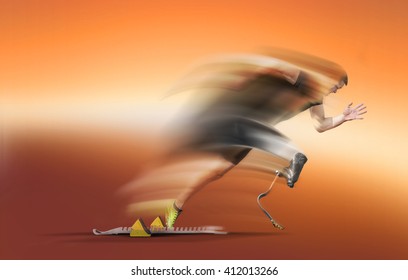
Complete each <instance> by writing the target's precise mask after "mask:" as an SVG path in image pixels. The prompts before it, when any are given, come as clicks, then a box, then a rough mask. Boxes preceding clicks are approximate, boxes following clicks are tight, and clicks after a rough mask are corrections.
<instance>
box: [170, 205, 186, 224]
mask: <svg viewBox="0 0 408 280" xmlns="http://www.w3.org/2000/svg"><path fill="white" fill-rule="evenodd" d="M182 211H183V210H181V209H180V208H178V207H177V206H176V203H173V205H172V206H170V207H168V208H167V211H166V226H167V227H168V228H172V227H174V223H175V222H176V220H177V217H178V216H179V215H180V214H181V212H182Z"/></svg>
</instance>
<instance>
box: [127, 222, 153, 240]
mask: <svg viewBox="0 0 408 280" xmlns="http://www.w3.org/2000/svg"><path fill="white" fill-rule="evenodd" d="M150 235H151V234H150V231H149V230H148V229H147V228H146V226H145V224H144V223H143V220H141V219H137V221H136V222H135V223H134V224H133V226H132V230H131V231H130V236H131V237H149V236H150Z"/></svg>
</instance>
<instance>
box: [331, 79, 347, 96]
mask: <svg viewBox="0 0 408 280" xmlns="http://www.w3.org/2000/svg"><path fill="white" fill-rule="evenodd" d="M343 86H344V81H340V82H339V83H338V84H337V85H334V86H333V87H332V88H331V89H330V92H329V94H330V93H336V92H337V90H339V89H341V88H342V87H343Z"/></svg>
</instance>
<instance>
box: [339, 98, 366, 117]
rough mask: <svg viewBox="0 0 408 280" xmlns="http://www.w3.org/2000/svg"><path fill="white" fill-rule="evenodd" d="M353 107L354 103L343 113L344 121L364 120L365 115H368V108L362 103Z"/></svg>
mask: <svg viewBox="0 0 408 280" xmlns="http://www.w3.org/2000/svg"><path fill="white" fill-rule="evenodd" d="M352 105H353V102H351V103H350V104H349V105H348V106H347V107H346V109H344V111H343V115H344V119H345V120H346V121H351V120H362V119H363V117H362V115H364V114H365V113H367V110H366V109H367V107H366V106H365V105H364V104H363V103H361V104H359V105H357V106H355V107H351V106H352Z"/></svg>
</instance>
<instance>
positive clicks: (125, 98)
mask: <svg viewBox="0 0 408 280" xmlns="http://www.w3.org/2000/svg"><path fill="white" fill-rule="evenodd" d="M407 6H408V4H406V2H405V1H401V0H399V1H397V0H391V1H379V0H378V1H368V0H367V1H366V0H364V1H351V0H342V1H323V0H314V1H270V0H269V1H266V0H251V1H246V0H243V1H230V0H225V1H187V0H167V1H164V0H155V1H130V0H129V1H101V0H99V1H77V0H74V1H51V0H44V1H34V0H32V1H30V0H27V1H3V0H1V1H0V34H1V36H0V46H1V47H0V49H1V51H0V121H1V123H0V124H1V147H0V148H1V150H0V152H1V154H0V156H1V158H0V159H1V162H0V163H1V174H0V175H1V185H0V258H2V259H52V258H56V259H101V258H102V259H115V258H117V259H138V258H144V259H156V258H160V259H163V258H178V259H407V257H408V237H407V236H408V210H407V208H406V201H407V198H408V190H407V188H406V186H407V184H408V175H407V174H408V173H407V172H408V168H407V163H406V159H407V144H406V143H407V140H408V133H407V129H406V120H407V119H408V114H407V110H406V103H407V102H408V98H407V92H406V79H407V78H406V74H407V71H406V65H407V64H408V55H407V54H408V53H407V49H408V42H407V40H408V36H407V30H408V18H407V17H406V15H405V11H406V10H407V8H408V7H407ZM268 46H273V47H281V48H289V49H294V50H298V51H301V52H305V53H310V54H313V55H317V56H320V57H323V58H327V59H329V60H332V61H335V62H337V63H339V64H341V65H342V66H343V67H344V68H345V69H346V70H347V72H348V74H349V85H348V87H346V88H343V89H342V90H341V91H339V92H338V93H337V94H335V95H332V96H330V97H328V98H327V100H326V107H327V113H328V114H329V115H333V114H338V113H340V112H341V111H342V110H343V108H344V107H345V106H346V105H347V104H348V103H349V102H354V104H358V103H360V102H364V103H365V104H366V105H367V107H368V113H367V114H366V115H365V119H364V120H363V121H354V122H349V123H346V124H344V125H342V126H341V127H339V128H337V129H334V130H332V131H328V132H326V133H323V134H319V133H317V132H316V131H314V129H313V127H312V122H311V120H310V117H309V115H308V113H307V112H304V113H302V114H300V115H299V116H297V117H295V118H294V119H291V120H289V121H287V122H285V123H281V124H279V127H278V128H279V129H280V130H281V131H282V132H283V133H284V134H286V135H287V136H289V137H290V138H291V139H293V141H294V142H295V143H297V144H298V146H300V147H301V148H302V149H303V150H304V151H305V153H306V154H307V155H308V157H309V162H308V163H307V165H306V167H305V169H304V171H303V173H302V177H301V179H300V181H299V182H298V184H297V186H296V188H294V189H288V188H286V187H285V186H284V184H283V182H279V184H278V185H277V186H276V187H275V188H274V189H273V191H272V193H271V195H270V196H268V197H266V198H265V199H264V201H265V202H264V203H265V206H266V208H267V209H269V210H270V211H271V213H272V216H274V217H275V218H276V219H277V220H278V221H280V222H281V223H282V224H284V225H285V226H286V230H285V231H283V232H280V231H277V230H275V229H273V228H272V226H271V225H270V224H269V223H268V221H267V219H266V218H265V217H264V216H263V214H262V212H261V211H259V209H258V208H257V205H256V202H255V199H256V196H257V195H258V194H259V193H260V192H262V191H264V190H266V189H267V187H268V186H269V183H270V182H271V180H272V179H273V176H272V175H271V176H268V175H265V174H262V175H261V174H257V173H251V172H249V171H244V169H243V168H241V167H240V166H238V167H237V168H236V169H235V170H233V171H232V172H231V173H229V174H228V175H227V176H225V177H224V178H223V179H221V180H219V181H218V182H215V183H213V184H211V185H209V186H208V187H207V188H206V189H205V190H203V191H202V192H201V193H199V194H198V195H196V196H195V197H194V198H193V199H192V200H190V201H189V202H188V203H187V204H186V205H185V209H184V210H185V211H184V212H183V215H182V216H181V217H180V219H179V221H178V222H179V225H180V226H189V225H204V224H215V225H223V226H224V227H225V228H226V229H227V230H228V231H230V232H232V234H230V235H226V236H168V237H163V238H150V239H143V240H140V239H136V240H135V239H129V238H126V237H125V238H124V237H106V238H105V237H102V238H100V237H94V236H92V235H91V229H92V228H93V227H98V228H101V229H107V228H111V227H116V226H130V225H131V224H132V223H133V221H134V220H133V219H134V218H135V217H129V216H128V215H126V214H125V211H124V209H125V206H126V203H127V201H126V198H123V197H118V196H117V190H118V189H119V188H120V187H121V186H122V185H124V184H126V183H127V182H129V181H131V180H132V179H133V178H134V177H135V176H137V174H138V173H139V172H140V171H141V170H142V169H143V166H144V165H145V163H146V162H148V160H149V159H151V158H152V157H154V156H155V155H157V154H158V153H159V152H160V151H161V149H162V144H163V143H165V139H160V138H159V137H157V135H158V132H159V131H160V128H161V127H162V126H163V124H164V123H165V121H166V120H167V118H168V117H169V116H170V115H171V113H172V112H173V111H174V109H173V107H172V106H170V105H161V104H162V103H159V102H158V100H160V98H161V97H162V95H163V94H164V93H165V92H166V91H167V90H168V89H169V88H170V87H171V86H172V85H173V84H174V82H176V81H177V80H178V79H179V78H180V77H182V75H183V74H184V73H185V72H186V70H187V69H189V67H191V65H192V63H194V62H196V61H197V60H200V59H202V58H205V57H207V56H210V55H217V54H223V53H232V52H250V51H254V50H257V49H259V48H262V47H268ZM251 156H255V155H254V154H251V155H250V157H249V158H248V159H246V160H247V161H248V160H250V159H251ZM245 164H246V162H245V161H244V162H242V165H245ZM147 219H148V218H147Z"/></svg>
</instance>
